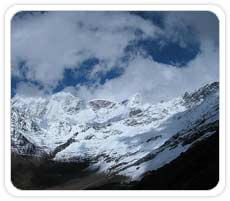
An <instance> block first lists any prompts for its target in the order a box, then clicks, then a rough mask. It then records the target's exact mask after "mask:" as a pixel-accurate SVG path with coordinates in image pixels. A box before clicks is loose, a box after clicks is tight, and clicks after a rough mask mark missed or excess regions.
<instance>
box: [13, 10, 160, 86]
mask: <svg viewBox="0 0 230 201" xmlns="http://www.w3.org/2000/svg"><path fill="white" fill-rule="evenodd" d="M137 28H138V29H141V30H142V31H143V32H144V33H145V35H146V36H149V35H151V36H154V34H155V32H159V31H160V30H159V29H158V28H157V27H155V26H153V25H152V24H151V23H150V22H148V21H145V20H143V19H142V18H140V17H138V16H133V15H131V14H129V13H126V12H119V13H113V12H49V13H46V14H43V15H40V16H35V17H34V16H31V17H30V18H28V17H27V18H26V19H16V20H14V21H13V23H12V64H13V69H14V70H13V74H16V73H17V72H18V70H17V69H16V68H17V66H18V62H19V61H20V60H26V61H27V66H28V72H27V74H26V76H27V78H28V79H30V80H36V81H38V82H41V83H42V84H43V85H45V86H47V87H55V86H57V84H58V81H60V80H61V79H62V78H63V71H64V69H65V68H71V67H72V68H73V67H75V68H77V67H78V66H79V64H80V63H81V62H83V61H84V60H85V59H88V58H90V57H96V58H99V59H100V60H103V62H104V63H105V64H106V66H107V68H108V69H109V68H111V67H112V66H113V65H114V64H115V63H116V62H117V60H118V59H119V58H120V57H121V56H122V55H123V50H124V48H125V47H126V46H127V44H128V43H129V41H131V40H132V39H134V38H135V34H134V31H133V30H134V29H137ZM17 75H18V74H17Z"/></svg>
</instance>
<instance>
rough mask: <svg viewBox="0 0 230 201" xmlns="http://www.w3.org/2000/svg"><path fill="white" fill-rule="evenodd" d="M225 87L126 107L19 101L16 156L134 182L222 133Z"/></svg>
mask: <svg viewBox="0 0 230 201" xmlns="http://www.w3.org/2000/svg"><path fill="white" fill-rule="evenodd" d="M218 91H219V83H217V82H215V83H212V84H209V85H206V86H204V87H202V88H200V89H198V90H197V91H194V92H192V93H187V92H186V93H185V94H184V96H182V97H178V98H175V99H172V100H170V101H166V102H160V103H157V104H145V103H143V102H142V100H141V96H140V95H139V94H137V95H135V96H134V97H132V98H130V99H128V100H125V101H122V102H120V103H119V102H113V101H109V100H92V101H89V102H88V103H84V101H82V100H80V99H79V98H78V97H75V96H73V95H72V94H70V93H65V92H60V93H57V94H54V95H52V96H49V97H44V98H31V97H30V98H28V97H21V96H15V97H14V98H13V99H12V110H11V142H12V143H11V147H12V152H14V153H17V154H20V155H33V156H41V157H48V158H49V159H52V160H55V161H90V163H91V167H92V168H94V167H95V168H99V171H102V172H106V173H108V174H121V175H126V176H129V177H131V178H132V179H134V180H137V179H140V178H141V177H142V175H143V174H144V173H146V172H148V171H150V170H156V169H158V168H160V167H163V166H164V165H165V164H167V163H169V162H170V161H172V160H174V159H175V158H177V157H178V156H179V155H180V154H181V153H182V152H186V150H188V148H189V147H191V146H192V145H193V144H194V143H196V142H197V141H201V140H203V139H205V138H207V137H208V136H210V135H214V134H216V133H217V130H218V126H219V92H218Z"/></svg>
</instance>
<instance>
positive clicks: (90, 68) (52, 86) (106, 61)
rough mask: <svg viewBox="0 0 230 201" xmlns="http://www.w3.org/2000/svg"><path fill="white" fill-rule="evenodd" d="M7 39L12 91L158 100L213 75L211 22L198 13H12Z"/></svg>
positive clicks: (215, 38) (215, 29)
mask: <svg viewBox="0 0 230 201" xmlns="http://www.w3.org/2000/svg"><path fill="white" fill-rule="evenodd" d="M11 42H12V44H11V52H12V54H11V55H12V57H11V63H12V79H11V80H12V81H11V84H12V87H11V88H12V96H14V95H16V94H18V95H26V96H44V95H50V94H53V93H56V92H59V91H62V90H65V91H69V92H71V93H74V94H76V95H77V96H80V97H81V98H83V99H87V100H88V99H92V98H108V99H113V100H116V101H121V100H123V99H126V98H128V97H130V96H132V95H133V94H135V93H140V94H141V95H142V96H143V98H144V99H145V100H147V101H159V100H161V99H168V98H172V97H174V96H177V95H180V94H181V93H183V92H184V91H186V90H192V89H195V88H198V87H200V86H202V85H204V84H206V83H210V82H213V81H216V80H218V68H219V66H218V61H219V55H218V46H219V44H218V19H217V18H216V16H215V15H214V14H212V13H210V12H205V11H204V12H188V11H187V12H159V11H157V12H156V11H151V12H150V11H149V12H141V11H135V12H79V11H78V12H77V11H76V12H20V13H18V14H16V15H15V16H14V18H13V19H12V34H11Z"/></svg>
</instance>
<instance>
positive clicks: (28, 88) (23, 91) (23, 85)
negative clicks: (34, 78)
mask: <svg viewBox="0 0 230 201" xmlns="http://www.w3.org/2000/svg"><path fill="white" fill-rule="evenodd" d="M16 92H17V94H20V95H23V96H44V95H45V93H44V91H43V90H41V89H39V87H38V86H36V85H34V84H32V83H28V82H19V83H18V84H17V88H16Z"/></svg>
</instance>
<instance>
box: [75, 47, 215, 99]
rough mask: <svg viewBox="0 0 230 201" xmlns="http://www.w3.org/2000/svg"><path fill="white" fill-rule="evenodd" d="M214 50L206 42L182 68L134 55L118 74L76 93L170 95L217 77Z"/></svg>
mask: <svg viewBox="0 0 230 201" xmlns="http://www.w3.org/2000/svg"><path fill="white" fill-rule="evenodd" d="M216 51H217V50H216V49H215V48H213V46H212V45H211V44H206V46H205V49H203V50H202V51H201V53H200V54H199V55H198V56H197V57H196V59H194V60H193V61H191V62H190V63H189V64H188V66H187V67H184V68H177V67H173V66H169V65H165V64H162V63H158V62H155V61H153V60H152V59H150V58H143V57H141V56H138V57H135V58H134V59H133V60H132V61H131V62H130V63H129V65H128V67H127V68H126V71H125V73H124V74H123V75H121V76H120V77H117V78H116V79H112V80H109V81H107V82H106V83H105V84H104V85H101V86H100V85H99V86H97V87H96V88H90V89H89V88H87V87H86V86H81V87H80V89H79V90H78V95H79V96H80V97H83V98H84V99H92V98H107V99H111V100H115V101H121V100H124V99H126V98H129V97H130V96H133V95H134V94H136V93H140V94H141V95H142V96H143V99H144V100H145V101H148V102H158V101H160V100H166V99H170V98H172V97H175V96H179V95H182V94H183V93H184V92H185V91H191V90H194V89H197V88H199V87H201V86H203V85H205V84H207V83H211V82H213V81H217V80H218V76H219V73H218V70H219V69H218V54H217V52H216ZM94 87H95V86H94Z"/></svg>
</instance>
